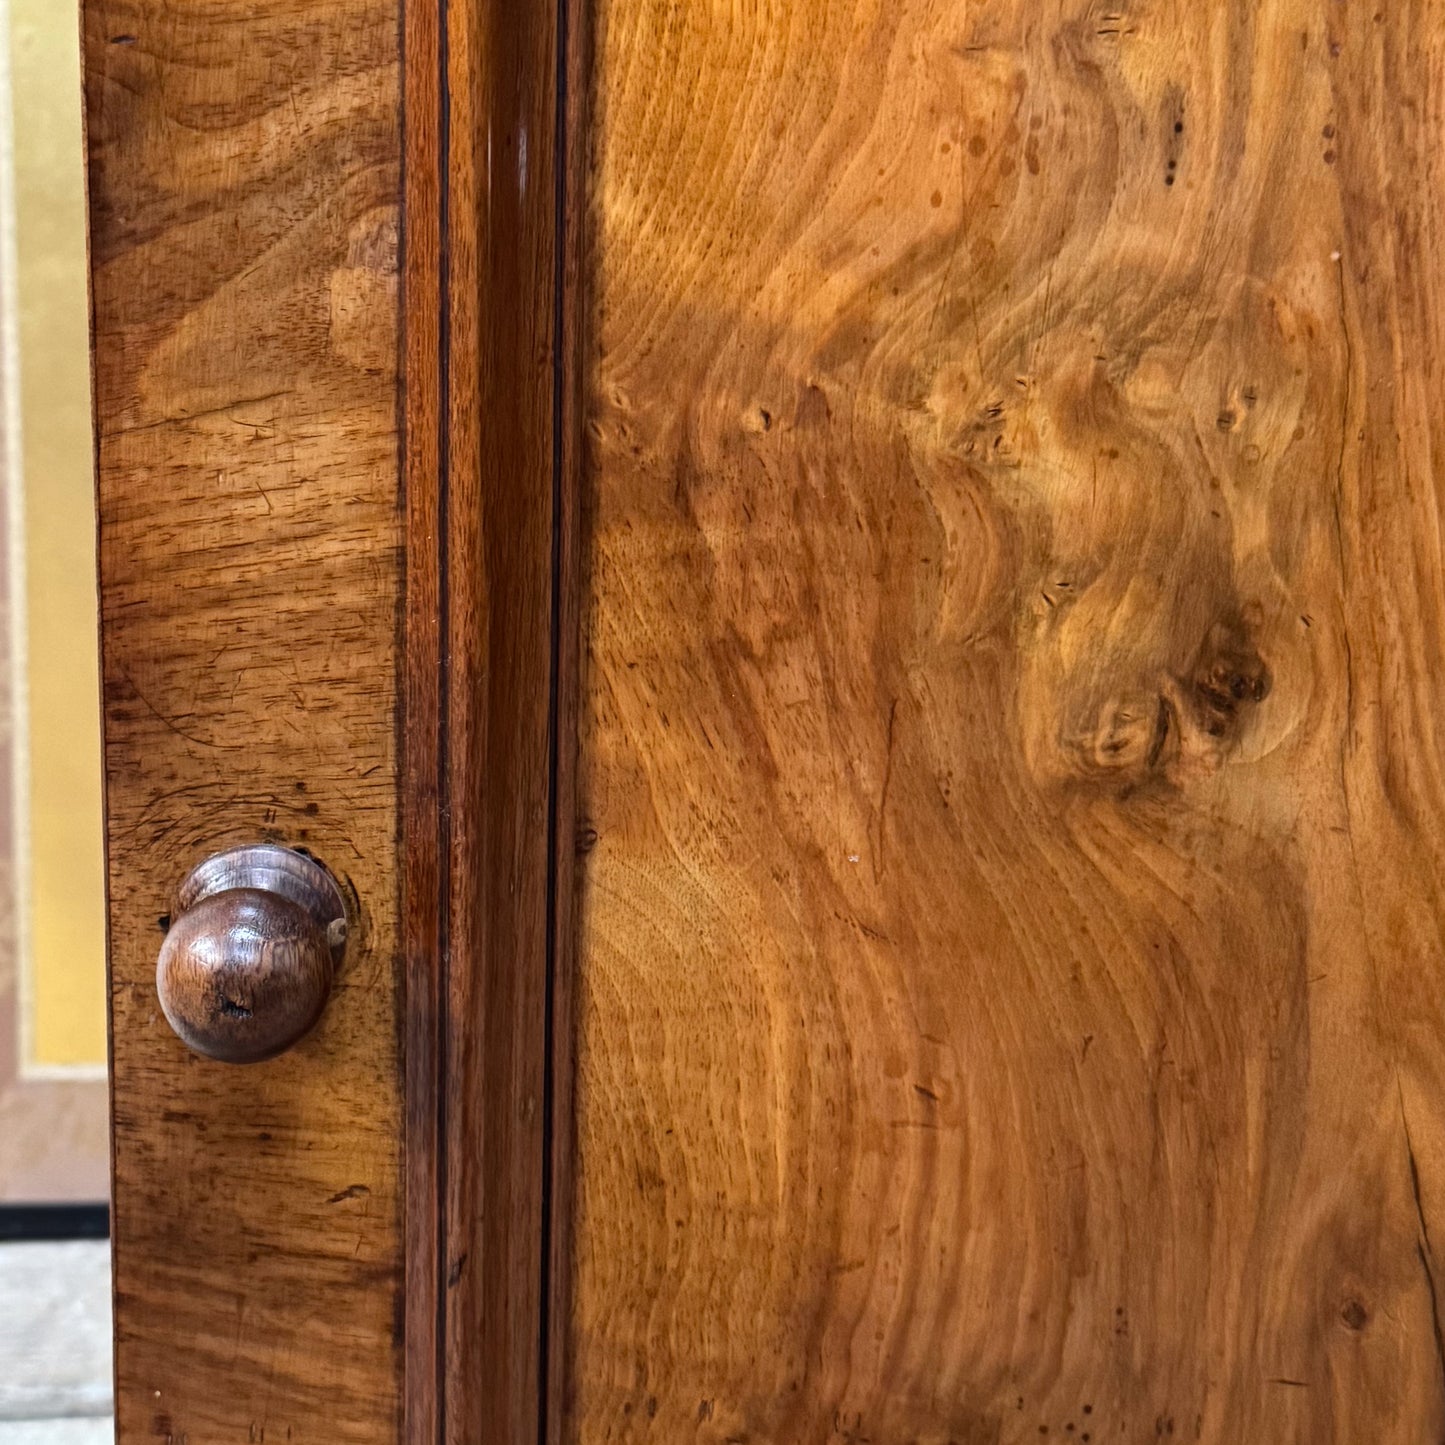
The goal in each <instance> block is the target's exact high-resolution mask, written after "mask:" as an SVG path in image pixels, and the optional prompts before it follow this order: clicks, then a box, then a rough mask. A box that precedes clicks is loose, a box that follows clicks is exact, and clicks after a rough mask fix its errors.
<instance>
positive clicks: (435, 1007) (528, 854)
mask: <svg viewBox="0 0 1445 1445" xmlns="http://www.w3.org/2000/svg"><path fill="white" fill-rule="evenodd" d="M412 8H413V9H414V10H415V11H416V12H417V13H415V14H412V15H410V16H409V19H408V26H407V91H406V93H407V98H408V122H407V155H408V202H409V208H410V210H409V226H408V250H407V262H406V266H407V280H408V343H407V363H408V375H409V378H411V380H410V381H409V392H408V402H407V417H408V464H407V478H408V493H409V500H408V519H409V520H408V539H409V574H408V647H409V654H410V655H409V659H408V677H409V683H408V706H407V720H406V734H407V741H406V749H407V756H408V759H409V767H410V768H411V769H412V772H411V773H410V774H409V784H408V823H407V834H406V856H407V860H408V865H407V866H408V874H407V877H408V884H409V888H410V889H411V894H410V896H409V901H408V919H409V928H410V932H409V967H408V979H409V986H410V988H411V990H412V994H411V998H410V1000H409V1009H408V1014H409V1020H410V1023H409V1033H408V1089H409V1105H410V1108H409V1134H408V1149H409V1155H408V1157H409V1160H410V1161H411V1162H410V1167H409V1171H408V1179H409V1194H408V1200H409V1207H410V1209H411V1211H412V1215H413V1221H414V1222H413V1225H412V1227H411V1229H410V1230H409V1239H408V1258H409V1291H408V1315H409V1320H408V1361H409V1372H410V1373H409V1389H408V1400H409V1407H408V1408H409V1415H408V1418H409V1420H410V1421H411V1422H412V1423H411V1425H410V1426H409V1429H410V1431H411V1435H410V1438H413V1439H425V1440H440V1441H445V1442H457V1445H471V1442H475V1441H478V1440H487V1441H496V1442H507V1445H523V1442H526V1445H534V1442H535V1441H536V1439H537V1435H538V1430H539V1408H540V1405H541V1388H542V1379H541V1358H542V1354H543V1339H542V1335H543V1329H544V1324H543V1321H544V1306H543V1299H542V1289H543V1279H544V1275H545V1273H546V1267H545V1264H544V1226H543V1214H544V1201H543V1193H544V1188H545V1183H546V1180H545V1175H546V1157H547V1156H546V1131H547V1123H548V1109H547V1097H546V1078H547V1033H548V967H549V957H550V950H549V928H550V921H549V920H550V909H549V868H550V866H551V851H550V843H551V839H552V837H553V836H554V832H555V824H554V822H553V818H552V807H553V783H554V773H555V764H554V746H553V738H554V734H553V732H552V719H553V700H554V685H555V678H554V675H553V668H554V646H555V635H556V616H555V611H556V607H557V603H558V598H557V596H556V595H555V594H554V586H555V583H556V579H555V577H554V566H553V563H554V552H555V547H556V539H555V537H554V525H555V522H556V518H555V516H554V495H553V488H554V467H555V447H556V414H555V410H554V396H555V390H556V377H555V370H554V363H555V354H556V353H555V334H554V306H555V302H554V297H555V292H556V280H557V277H556V258H557V250H556V245H555V228H556V222H557V216H556V202H557V177H556V172H555V170H554V154H553V152H554V143H555V138H556V133H557V115H556V106H557V86H556V66H557V49H556V46H557V23H556V16H555V14H554V12H553V8H552V7H550V6H536V7H517V6H513V5H507V4H503V3H500V0H449V3H443V4H441V5H440V6H438V5H437V4H436V3H435V0H432V3H430V4H425V5H422V4H417V3H415V0H414V3H413V7H412ZM429 1210H430V1212H428V1211H429ZM428 1360H430V1361H431V1362H432V1363H433V1365H434V1366H435V1369H436V1371H437V1373H436V1375H435V1377H434V1378H432V1377H429V1376H428V1374H427V1371H426V1368H425V1365H426V1362H427V1361H428Z"/></svg>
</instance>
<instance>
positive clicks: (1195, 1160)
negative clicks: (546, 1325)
mask: <svg viewBox="0 0 1445 1445" xmlns="http://www.w3.org/2000/svg"><path fill="white" fill-rule="evenodd" d="M1442 37H1445V9H1442V8H1441V7H1440V6H1439V5H1436V4H1433V3H1419V4H1408V5H1402V6H1393V7H1370V6H1356V5H1340V4H1334V3H1325V0H1268V3H1263V4H1255V3H1243V0H1240V3H1220V4H1200V5H1163V4H1160V5H1152V4H1147V5H1132V4H1131V5H1127V6H1116V7H1114V8H1113V9H1108V8H1101V7H1098V6H1087V5H1083V4H1078V3H1063V4H1054V5H1044V6H1039V5H1034V4H1028V3H1022V0H1018V3H1007V0H1005V3H1000V4H995V5H988V6H981V5H979V6H976V5H965V4H961V3H960V4H935V3H923V0H900V3H898V4H893V5H865V4H852V3H845V0H820V3H817V4H803V3H797V4H787V5H774V6H751V7H750V6H733V7H716V6H684V7H679V6H677V5H674V4H671V3H668V0H599V3H598V5H597V6H596V7H595V18H594V57H593V59H592V61H591V63H590V65H588V67H587V69H586V80H587V84H588V90H589V103H590V109H591V126H592V133H591V137H590V142H589V148H588V151H587V156H588V169H589V194H588V197H587V205H588V211H587V225H588V230H589V236H588V247H587V250H586V258H587V259H586V265H585V268H584V271H583V275H582V280H581V284H580V289H581V293H582V295H583V296H584V298H585V303H586V306H585V319H586V323H587V327H588V336H587V340H586V346H585V349H584V351H583V353H582V355H583V358H584V378H585V382H586V400H585V422H586V432H587V446H588V455H587V458H586V464H585V483H584V491H583V497H584V502H585V506H586V514H587V518H588V530H587V533H586V545H585V548H584V556H585V560H586V577H585V583H584V591H583V598H584V625H583V633H584V640H585V653H584V662H583V669H584V678H583V680H584V687H585V690H584V692H583V695H582V722H581V757H580V764H579V808H580V811H581V814H582V816H581V818H580V820H579V832H578V847H579V851H580V853H581V854H582V856H583V858H584V860H585V861H584V864H583V869H582V879H583V881H582V893H581V905H580V912H579V924H578V930H577V940H578V942H577V955H576V977H577V986H578V1019H579V1026H578V1038H579V1052H578V1056H577V1080H578V1083H577V1140H578V1146H577V1147H578V1154H577V1187H576V1189H575V1191H574V1193H573V1195H572V1198H573V1203H574V1205H575V1210H576V1225H575V1235H574V1236H573V1240H574V1247H573V1250H572V1252H571V1262H572V1264H573V1267H574V1270H575V1284H576V1290H575V1297H574V1300H573V1303H572V1306H571V1313H570V1316H569V1320H570V1331H569V1335H568V1347H569V1362H568V1368H569V1377H570V1385H569V1395H568V1400H569V1412H570V1413H569V1417H568V1424H567V1428H566V1431H565V1434H566V1437H567V1438H568V1439H571V1440H575V1441H579V1442H586V1445H600V1442H602V1441H622V1440H629V1441H631V1440H650V1441H658V1442H663V1441H665V1442H668V1445H673V1442H677V1441H680V1440H697V1441H705V1442H717V1445H721V1442H724V1441H751V1442H764V1441H776V1442H783V1441H788V1442H795V1441H810V1442H822V1441H828V1440H839V1441H844V1440H847V1441H874V1442H889V1445H894V1442H897V1445H902V1442H920V1445H945V1442H954V1445H997V1442H1018V1441H1024V1440H1030V1441H1033V1440H1038V1439H1041V1438H1043V1437H1044V1436H1049V1437H1051V1438H1068V1439H1089V1438H1092V1439H1094V1440H1096V1441H1104V1440H1127V1441H1130V1442H1136V1441H1144V1440H1153V1439H1156V1438H1176V1439H1190V1440H1202V1441H1209V1442H1217V1445H1226V1442H1229V1445H1234V1442H1239V1441H1246V1440H1248V1441H1280V1442H1284V1441H1293V1442H1301V1445H1304V1442H1310V1445H1316V1442H1323V1441H1336V1442H1340V1445H1345V1442H1358V1441H1362V1440H1391V1441H1394V1440H1399V1441H1405V1440H1411V1441H1414V1440H1423V1439H1427V1438H1431V1439H1433V1438H1435V1437H1437V1436H1438V1435H1439V1434H1440V1433H1441V1430H1442V1429H1445V1375H1442V1368H1445V1367H1442V1351H1441V1346H1440V1339H1441V1327H1440V1316H1439V1306H1438V1304H1437V1280H1438V1278H1439V1275H1440V1262H1439V1261H1438V1260H1437V1255H1436V1251H1437V1249H1438V1248H1439V1236H1440V1235H1441V1233H1442V1229H1445V1226H1441V1225H1439V1223H1438V1219H1437V1216H1438V1213H1439V1210H1440V1208H1441V1190H1442V1188H1445V1103H1442V1100H1445V1076H1442V1062H1441V1061H1442V1059H1445V1007H1442V1003H1441V996H1442V991H1441V987H1440V985H1441V976H1440V975H1441V961H1440V960H1441V943H1440V940H1441V934H1442V921H1445V894H1442V886H1441V877H1442V873H1441V865H1442V861H1445V860H1442V858H1441V845H1440V842H1439V836H1440V832H1441V827H1440V825H1441V821H1442V809H1445V777H1442V771H1441V754H1440V745H1439V737H1438V722H1437V719H1438V717H1439V716H1440V713H1441V702H1442V699H1441V696H1440V687H1441V684H1440V677H1441V669H1440V666H1439V658H1440V647H1441V640H1442V629H1445V595H1442V586H1441V570H1442V556H1441V546H1440V533H1439V527H1438V509H1439V503H1440V498H1439V492H1438V486H1437V482H1436V478H1435V471H1436V469H1437V467H1438V458H1439V453H1440V450H1441V446H1442V443H1445V435H1442V428H1445V394H1442V386H1445V383H1442V381H1441V379H1440V375H1439V370H1440V361H1441V352H1442V343H1445V337H1442V335H1441V328H1442V324H1445V322H1442V318H1445V294H1442V283H1445V274H1442V268H1445V262H1442V260H1441V257H1442V255H1445V250H1442V247H1441V245H1440V235H1439V233H1440V230H1441V224H1442V218H1445V184H1442V180H1441V176H1440V172H1439V167H1438V154H1437V153H1438V138H1439V135H1440V133H1441V127H1442V123H1445V93H1442V88H1445V48H1442V47H1445V41H1442Z"/></svg>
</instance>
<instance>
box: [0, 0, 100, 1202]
mask: <svg viewBox="0 0 1445 1445" xmlns="http://www.w3.org/2000/svg"><path fill="white" fill-rule="evenodd" d="M0 48H3V49H4V51H5V66H4V83H3V85H0V91H3V94H0V111H3V115H0V127H3V129H4V132H5V134H4V137H3V139H4V141H5V145H4V147H3V150H0V337H3V340H4V347H3V352H0V394H3V399H4V407H3V412H0V438H3V443H4V445H3V447H0V494H3V498H4V506H3V508H0V527H3V532H4V536H3V545H0V574H3V575H0V600H3V603H4V607H3V613H0V623H3V624H4V625H3V626H0V652H3V654H4V655H3V658H0V663H3V666H0V677H3V680H0V754H3V756H0V1202H3V1201H4V1200H6V1199H32V1200H33V1199H41V1198H99V1197H103V1194H104V1192H105V1187H106V1185H105V1172H106V1171H105V1165H106V1156H107V1146H106V1139H105V1086H104V1073H105V1058H106V1040H105V973H104V947H105V943H104V939H105V913H104V892H103V889H104V884H103V871H102V870H103V855H102V833H101V826H102V825H101V816H102V815H101V787H102V774H101V761H100V728H99V686H98V668H97V646H96V591H95V505H94V482H93V465H92V441H91V423H90V386H89V382H90V370H89V340H88V316H87V297H86V250H85V193H84V174H83V153H82V140H81V136H82V131H81V109H80V104H81V103H80V57H79V34H78V17H77V13H76V8H75V6H74V5H73V4H67V3H64V0H62V3H56V0H0Z"/></svg>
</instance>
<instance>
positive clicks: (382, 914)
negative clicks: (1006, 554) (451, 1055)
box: [85, 0, 402, 1445]
mask: <svg viewBox="0 0 1445 1445" xmlns="http://www.w3.org/2000/svg"><path fill="white" fill-rule="evenodd" d="M398 21H399V17H398V13H397V8H396V6H395V5H393V4H388V3H372V0H362V3H350V4H346V5H340V4H329V5H328V4H296V3H291V0H266V3H262V4H259V5H258V4H254V3H239V0H238V3H228V0H218V3H213V4H208V5H205V6H194V5H190V6H182V7H179V8H177V7H174V6H164V5H160V4H156V3H151V0H88V3H87V4H86V6H85V24H86V90H87V105H88V114H89V145H90V187H91V225H92V237H91V245H92V261H93V271H94V297H95V318H94V324H95V353H96V396H97V412H98V435H99V449H100V500H99V506H100V536H101V583H102V595H103V639H102V650H103V654H104V680H105V709H106V718H105V733H106V769H107V797H108V809H109V820H108V829H109V881H110V927H111V967H112V979H111V985H112V1010H113V1013H112V1025H113V1053H114V1155H115V1200H114V1212H113V1215H112V1219H113V1225H114V1232H115V1259H116V1275H115V1287H116V1329H117V1373H118V1385H117V1396H116V1409H117V1415H118V1422H119V1429H120V1434H121V1438H122V1439H123V1440H125V1441H128V1442H129V1441H140V1440H152V1439H154V1440H170V1441H173V1442H175V1445H181V1442H188V1445H209V1442H222V1441H225V1442H231V1441H249V1442H260V1441H262V1440H265V1441H282V1440H286V1441H293V1442H296V1445H300V1442H303V1441H315V1442H325V1445H332V1442H339V1441H353V1442H367V1445H374V1442H379V1441H391V1440H395V1439H398V1438H399V1433H400V1418H401V1385H400V1366H399V1361H400V1332H401V1272H402V1239H401V1201H400V1158H401V1115H400V1088H401V1080H400V1051H399V1039H400V1029H399V1022H398V983H399V979H398V974H399V968H398V955H397V883H396V871H397V870H396V856H397V855H396V833H397V806H396V787H397V776H396V749H395V741H394V739H395V730H396V703H397V692H396V686H395V681H394V679H395V673H396V656H395V638H396V632H397V624H398V612H399V598H400V591H399V588H400V566H399V553H398V544H399V528H400V516H399V508H398V492H399V460H398V418H397V398H396V373H397V367H396V328H395V317H396V305H397V299H396V287H397V271H396V265H397V225H398V214H397V204H398V201H399V193H400V151H401V139H400V119H399V83H398V73H397V56H398V44H399V32H398ZM263 839H271V840H275V841H281V842H285V843H288V844H292V845H296V846H304V847H306V848H308V849H310V850H311V851H312V852H313V853H314V854H315V855H316V856H317V857H318V858H320V859H321V860H323V861H324V862H325V863H326V864H327V865H328V866H329V867H330V868H331V869H332V871H333V872H334V873H335V875H336V876H337V877H338V879H339V880H340V881H341V882H342V885H343V888H344V889H345V890H346V891H347V892H348V895H349V896H350V897H351V898H352V899H353V900H354V914H353V928H352V933H351V939H350V943H349V946H348V952H347V957H346V961H345V965H344V967H343V968H342V969H341V970H340V972H339V974H338V976H337V979H336V984H335V989H334V991H333V994H332V998H331V1001H330V1004H329V1005H328V1007H327V1010H326V1013H325V1014H324V1016H323V1017H322V1019H321V1022H320V1024H319V1025H318V1027H317V1028H316V1030H315V1031H314V1032H313V1033H312V1034H311V1035H310V1036H309V1037H308V1038H306V1039H305V1040H303V1041H302V1042H301V1043H300V1044H298V1045H297V1047H296V1048H294V1049H293V1050H291V1051H290V1052H289V1053H287V1054H286V1055H284V1056H283V1057H282V1058H280V1059H276V1060H273V1061H271V1062H269V1063H265V1064H260V1065H257V1066H256V1067H254V1068H252V1069H248V1070H246V1071H245V1072H244V1076H242V1075H240V1074H238V1072H237V1071H236V1070H234V1069H230V1068H227V1067H226V1066H225V1065H222V1064H218V1063H213V1062H209V1061H204V1060H201V1059H198V1058H196V1057H194V1056H192V1055H191V1054H190V1053H188V1052H187V1050H186V1049H185V1047H184V1046H183V1045H182V1043H181V1042H180V1040H179V1039H177V1038H176V1036H175V1035H174V1034H173V1033H172V1032H171V1030H170V1029H169V1028H168V1027H167V1026H166V1022H165V1019H164V1018H163V1017H162V1015H161V1011H160V1008H159V1006H158V1004H157V999H156V993H155V959H156V950H157V948H158V947H159V945H160V942H161V937H162V927H163V922H164V920H163V917H162V915H164V914H166V913H167V912H168V911H169V909H170V907H171V902H170V900H171V895H172V891H173V889H174V888H175V885H176V881H177V880H178V879H180V878H183V877H184V876H185V875H186V873H187V871H188V870H189V869H190V868H191V867H192V866H193V865H194V864H195V863H197V862H198V861H199V860H200V859H202V858H203V857H205V856H206V855H207V854H209V853H211V852H214V851H215V850H216V849H217V848H220V847H224V846H227V845H231V844H238V843H251V842H255V841H258V840H263Z"/></svg>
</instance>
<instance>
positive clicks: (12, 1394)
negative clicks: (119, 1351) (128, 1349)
mask: <svg viewBox="0 0 1445 1445" xmlns="http://www.w3.org/2000/svg"><path fill="white" fill-rule="evenodd" d="M110 1412H111V1389H110V1245H109V1243H108V1242H106V1241H105V1240H77V1241H74V1242H71V1243H65V1244H3V1245H0V1445H109V1442H110V1441H111V1439H112V1435H113V1429H112V1425H111V1417H110Z"/></svg>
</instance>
